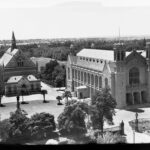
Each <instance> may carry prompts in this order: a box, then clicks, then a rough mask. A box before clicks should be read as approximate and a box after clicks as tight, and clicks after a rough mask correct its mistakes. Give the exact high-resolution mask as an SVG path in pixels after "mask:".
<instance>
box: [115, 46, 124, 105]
mask: <svg viewBox="0 0 150 150" xmlns="http://www.w3.org/2000/svg"><path fill="white" fill-rule="evenodd" d="M114 60H115V62H116V73H115V98H116V102H117V107H118V108H122V107H124V106H126V73H125V50H124V44H123V43H115V44H114Z"/></svg>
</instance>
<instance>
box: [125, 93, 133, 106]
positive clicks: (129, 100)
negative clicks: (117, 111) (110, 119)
mask: <svg viewBox="0 0 150 150" xmlns="http://www.w3.org/2000/svg"><path fill="white" fill-rule="evenodd" d="M132 99H133V97H132V94H131V93H127V94H126V104H127V105H133V101H132Z"/></svg>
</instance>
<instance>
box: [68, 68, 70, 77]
mask: <svg viewBox="0 0 150 150" xmlns="http://www.w3.org/2000/svg"><path fill="white" fill-rule="evenodd" d="M68 79H70V68H68Z"/></svg>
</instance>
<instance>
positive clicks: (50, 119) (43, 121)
mask: <svg viewBox="0 0 150 150" xmlns="http://www.w3.org/2000/svg"><path fill="white" fill-rule="evenodd" d="M29 129H30V132H31V137H33V138H39V139H41V138H43V137H44V136H45V134H46V136H49V135H51V134H52V132H53V131H54V130H55V129H56V124H55V121H54V116H53V115H51V114H49V113H44V112H43V113H36V114H34V115H33V116H31V118H30V127H29Z"/></svg>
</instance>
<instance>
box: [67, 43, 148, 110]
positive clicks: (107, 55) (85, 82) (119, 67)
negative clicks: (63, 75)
mask: <svg viewBox="0 0 150 150" xmlns="http://www.w3.org/2000/svg"><path fill="white" fill-rule="evenodd" d="M105 87H109V88H110V90H111V93H112V96H113V97H114V98H115V99H116V101H117V107H118V108H123V107H125V106H127V105H133V104H141V103H147V102H149V101H150V43H147V46H146V50H133V51H132V52H125V50H124V45H123V43H116V44H114V49H113V50H110V51H109V50H101V49H100V50H95V49H83V50H81V51H80V52H79V53H77V55H76V56H73V55H71V54H70V55H69V56H68V61H67V89H68V90H70V91H72V92H74V93H75V95H76V96H77V97H78V98H85V97H92V95H93V94H94V93H95V92H96V91H100V90H101V89H102V88H105Z"/></svg>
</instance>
